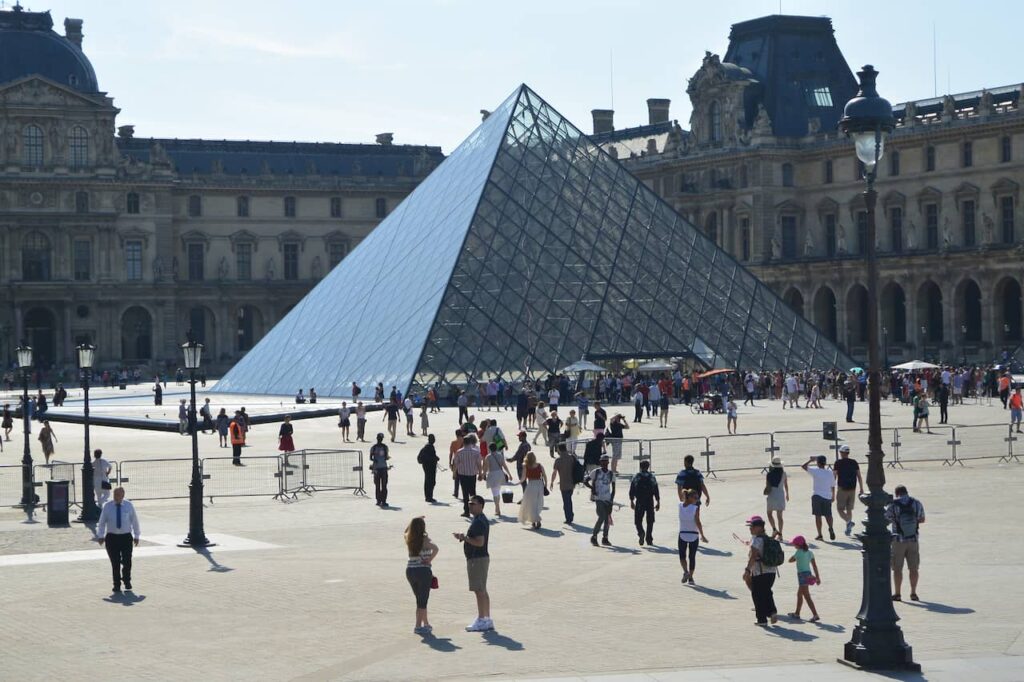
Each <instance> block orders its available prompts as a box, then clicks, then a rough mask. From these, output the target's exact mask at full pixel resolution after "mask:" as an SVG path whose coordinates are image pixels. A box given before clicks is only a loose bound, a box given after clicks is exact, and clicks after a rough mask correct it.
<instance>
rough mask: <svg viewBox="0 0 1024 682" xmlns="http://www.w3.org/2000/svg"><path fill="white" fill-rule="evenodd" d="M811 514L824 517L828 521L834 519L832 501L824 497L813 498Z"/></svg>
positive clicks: (816, 496) (815, 496)
mask: <svg viewBox="0 0 1024 682" xmlns="http://www.w3.org/2000/svg"><path fill="white" fill-rule="evenodd" d="M811 513H812V514H814V515H815V516H824V517H825V518H826V519H831V518H832V500H830V499H827V498H824V497H822V496H821V495H812V496H811Z"/></svg>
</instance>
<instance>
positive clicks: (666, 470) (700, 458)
mask: <svg viewBox="0 0 1024 682" xmlns="http://www.w3.org/2000/svg"><path fill="white" fill-rule="evenodd" d="M707 452H708V439H707V438H705V437H704V436H695V437H689V438H659V439H657V440H648V441H646V442H645V443H644V454H645V456H646V457H650V458H651V470H652V471H654V472H655V473H658V474H661V475H663V476H665V475H668V474H676V473H678V472H679V471H681V470H682V468H683V459H684V458H685V457H686V456H687V455H693V459H694V466H695V467H696V468H698V469H703V470H705V471H708V472H710V470H711V469H710V468H709V461H708V456H707V455H706V453H707ZM710 467H714V462H710Z"/></svg>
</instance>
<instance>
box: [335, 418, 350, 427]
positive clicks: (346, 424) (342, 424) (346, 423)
mask: <svg viewBox="0 0 1024 682" xmlns="http://www.w3.org/2000/svg"><path fill="white" fill-rule="evenodd" d="M338 426H340V427H342V428H343V429H347V428H348V427H349V426H351V424H350V422H349V420H348V419H342V420H341V421H340V422H338Z"/></svg>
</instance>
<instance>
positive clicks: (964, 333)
mask: <svg viewBox="0 0 1024 682" xmlns="http://www.w3.org/2000/svg"><path fill="white" fill-rule="evenodd" d="M960 338H961V339H963V341H962V343H961V345H960V347H961V349H962V350H963V353H964V367H966V366H967V325H966V324H962V325H960Z"/></svg>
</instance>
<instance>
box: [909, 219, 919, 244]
mask: <svg viewBox="0 0 1024 682" xmlns="http://www.w3.org/2000/svg"><path fill="white" fill-rule="evenodd" d="M915 248H917V225H915V224H914V221H913V220H911V221H910V222H908V223H907V251H913V250H914V249H915Z"/></svg>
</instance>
